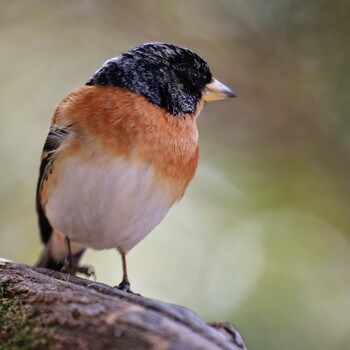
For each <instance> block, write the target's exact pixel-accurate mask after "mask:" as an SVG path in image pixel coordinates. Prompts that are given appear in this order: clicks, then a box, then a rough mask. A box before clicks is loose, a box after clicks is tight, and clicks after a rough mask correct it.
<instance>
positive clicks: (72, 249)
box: [36, 43, 235, 291]
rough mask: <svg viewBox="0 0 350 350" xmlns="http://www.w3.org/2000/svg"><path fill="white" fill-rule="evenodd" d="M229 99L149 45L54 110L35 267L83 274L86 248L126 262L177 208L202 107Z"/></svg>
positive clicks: (187, 59)
mask: <svg viewBox="0 0 350 350" xmlns="http://www.w3.org/2000/svg"><path fill="white" fill-rule="evenodd" d="M233 96H235V93H234V92H233V91H232V90H231V89H229V88H228V87H227V86H225V85H223V84H222V83H220V82H219V81H218V80H215V79H214V78H213V77H212V74H211V72H210V69H209V67H208V64H207V63H206V62H205V61H204V60H203V59H202V58H201V57H199V56H198V55H196V54H195V53H194V52H192V51H190V50H188V49H184V48H181V47H178V46H175V45H169V44H164V43H148V44H144V45H141V46H138V47H135V48H133V49H132V50H130V51H127V52H124V53H122V54H121V55H120V56H118V57H115V58H112V59H110V60H108V61H107V62H106V63H104V64H103V66H102V67H101V68H100V69H99V70H98V71H97V72H96V73H95V74H94V75H93V76H92V78H91V79H89V80H88V82H87V83H86V84H85V85H84V86H82V87H79V88H78V89H76V90H75V91H73V92H72V93H71V94H69V95H68V96H67V97H66V98H65V99H64V100H63V101H62V102H61V103H60V104H59V105H58V107H57V109H56V111H55V113H54V116H53V119H52V122H51V128H50V132H49V134H48V137H47V139H46V142H45V145H44V149H43V153H42V157H41V165H40V175H39V181H38V187H37V198H36V202H37V212H38V217H39V226H40V231H41V239H42V242H43V243H44V244H45V249H44V251H43V253H42V255H41V258H40V261H39V262H38V264H37V266H39V267H45V268H50V269H54V270H62V269H63V270H64V271H67V272H70V273H75V272H83V273H86V274H89V273H90V271H89V269H88V268H86V267H83V266H79V265H78V263H79V259H80V258H81V256H82V254H83V253H84V251H85V249H86V248H93V249H110V248H116V249H117V250H118V251H119V253H120V254H121V257H122V266H123V279H122V282H121V283H120V284H119V286H118V288H120V289H122V290H125V291H130V283H129V279H128V274H127V266H126V255H127V253H128V252H129V251H130V250H131V249H132V248H133V247H134V246H135V245H136V244H137V243H138V242H140V241H141V240H142V239H143V238H145V237H146V236H147V235H148V234H149V233H150V232H151V231H152V230H153V229H154V228H155V227H156V226H157V225H158V224H159V223H160V222H161V221H162V219H163V218H164V216H165V215H166V214H167V212H168V211H169V209H170V208H171V206H172V205H173V204H174V203H175V202H177V201H179V200H180V199H181V198H182V196H183V194H184V192H185V190H186V188H187V186H188V184H189V182H190V181H191V180H192V178H193V176H194V174H195V172H196V169H197V164H198V155H199V152H198V130H197V126H196V120H197V117H198V115H199V113H200V111H201V110H202V107H203V104H204V102H207V101H215V100H220V99H224V98H227V97H233Z"/></svg>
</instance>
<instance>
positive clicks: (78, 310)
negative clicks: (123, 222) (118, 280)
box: [0, 259, 246, 350]
mask: <svg viewBox="0 0 350 350" xmlns="http://www.w3.org/2000/svg"><path fill="white" fill-rule="evenodd" d="M5 349H6V350H12V349H23V350H27V349H33V350H34V349H55V350H56V349H57V350H58V349H62V350H63V349H76V350H77V349H94V350H95V349H104V350H105V349H121V350H123V349H135V350H138V349H157V350H158V349H174V350H175V349H177V350H180V349H198V350H199V349H201V350H205V349H210V350H216V349H227V350H242V349H246V347H245V345H244V343H243V340H242V338H241V336H240V335H239V333H238V331H237V330H236V329H235V328H234V327H233V326H232V325H231V324H229V323H213V324H207V323H205V322H204V321H203V320H202V319H200V318H199V317H198V316H197V315H196V314H194V313H193V312H192V311H190V310H188V309H185V308H183V307H179V306H175V305H171V304H166V303H163V302H159V301H154V300H151V299H147V298H144V297H142V296H138V295H135V294H130V293H125V292H122V291H119V290H117V289H115V288H113V287H109V286H107V285H104V284H102V283H97V282H92V281H90V280H86V279H82V278H79V277H74V276H69V275H67V274H64V273H60V272H55V271H50V270H46V269H39V268H34V267H30V266H26V265H20V264H16V263H13V262H10V261H7V260H3V259H0V350H5Z"/></svg>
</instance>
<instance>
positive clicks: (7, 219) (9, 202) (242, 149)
mask: <svg viewBox="0 0 350 350" xmlns="http://www.w3.org/2000/svg"><path fill="white" fill-rule="evenodd" d="M349 15H350V2H349V1H346V0H344V1H341V0H339V1H337V0H336V1H326V0H318V1H301V0H282V1H276V0H266V1H258V0H252V1H245V0H217V1H210V0H192V1H185V0H178V1H160V0H159V1H136V0H134V1H126V0H125V1H112V0H102V1H92V0H85V1H83V0H80V1H68V0H62V1H59V2H57V1H44V0H33V1H23V0H22V1H17V0H14V1H5V0H1V1H0V45H1V49H0V62H1V64H0V79H1V85H0V112H1V113H0V161H1V162H0V164H1V165H0V176H1V177H0V179H1V181H0V196H1V197H0V198H1V201H0V256H2V257H6V258H9V259H13V260H16V261H19V262H24V263H29V264H31V263H34V262H35V260H36V258H37V256H38V255H39V252H40V249H41V246H40V242H39V237H38V230H37V225H36V217H35V211H34V196H35V186H36V177H37V173H38V166H39V158H40V152H41V148H42V145H43V142H44V140H45V137H46V133H47V131H48V126H49V122H50V118H51V116H52V114H53V111H54V109H55V106H56V105H57V103H58V102H59V101H60V100H61V99H62V98H63V97H64V96H65V95H66V94H67V93H69V92H70V91H71V90H72V89H73V88H75V87H76V86H79V85H81V84H83V83H84V82H85V81H86V80H87V79H88V78H89V77H90V76H91V75H92V74H93V72H94V71H95V70H96V69H98V67H99V66H100V65H101V64H102V63H103V62H104V61H105V60H106V59H108V58H110V57H113V56H115V55H118V54H119V53H120V52H122V51H124V50H127V49H129V48H130V47H132V46H135V45H138V44H140V43H143V42H149V41H165V42H171V43H175V44H179V45H182V46H186V47H189V48H191V49H192V50H194V51H196V52H197V53H199V54H200V55H201V56H203V57H204V58H205V59H206V60H207V61H208V62H209V64H210V66H211V69H212V71H213V73H214V75H215V76H216V77H217V78H218V79H220V80H222V81H223V82H224V83H225V84H227V85H229V86H230V87H232V88H233V89H234V90H235V91H237V93H238V98H237V99H235V100H229V101H223V102H219V103H213V104H210V105H208V106H206V108H205V110H204V111H203V113H202V114H201V116H200V118H199V129H200V143H201V162H200V166H199V170H198V174H197V176H196V178H195V180H194V181H193V183H192V185H191V188H190V189H189V190H188V191H187V193H186V196H185V197H184V199H183V200H182V202H181V203H180V205H178V206H176V207H175V208H174V209H173V210H172V211H171V213H170V214H169V216H168V217H167V218H166V220H165V221H164V222H163V223H162V224H161V225H160V226H159V227H158V228H157V229H156V230H155V231H154V232H153V233H152V234H151V235H150V236H149V237H148V238H146V239H145V241H144V242H142V243H141V244H140V245H139V246H137V247H136V248H135V249H134V250H133V251H132V252H131V254H130V255H129V270H130V271H129V272H130V276H131V281H132V284H133V288H134V289H135V290H137V291H139V292H141V293H142V294H143V295H146V296H151V297H154V298H159V299H162V300H165V301H169V302H173V303H179V304H182V305H186V306H188V307H190V308H192V309H194V310H196V311H197V312H198V313H199V314H200V315H201V316H204V317H205V318H206V319H207V320H208V321H210V320H225V319H227V320H230V321H231V322H234V323H235V325H236V326H237V327H238V328H239V329H240V330H241V332H242V334H243V335H244V336H245V339H246V342H247V344H248V347H249V348H250V349H269V350H272V349H278V350H280V349H284V350H287V349H327V350H329V349H337V350H338V349H339V350H341V349H344V350H345V349H348V348H349V343H350V268H349V267H350V244H349V238H350V236H349V232H350V215H349V209H350V143H349V133H350V122H349V120H350V119H349V112H348V109H349V106H348V105H349V101H350V96H349V93H350V87H349V81H350V64H349V57H350V52H349V48H350V45H349V40H350V21H349V18H350V17H349ZM85 262H86V263H88V264H93V265H94V266H95V267H96V270H97V276H98V279H99V280H100V281H104V282H107V283H109V284H113V283H117V282H118V281H119V279H120V273H121V266H120V262H119V257H118V255H117V253H116V252H112V251H109V252H89V253H88V254H87V256H86V259H85Z"/></svg>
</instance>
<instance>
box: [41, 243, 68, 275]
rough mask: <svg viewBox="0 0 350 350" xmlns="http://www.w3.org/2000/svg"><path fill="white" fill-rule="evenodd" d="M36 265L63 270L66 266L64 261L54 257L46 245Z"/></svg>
mask: <svg viewBox="0 0 350 350" xmlns="http://www.w3.org/2000/svg"><path fill="white" fill-rule="evenodd" d="M36 266H37V267H43V268H45V269H50V270H55V271H61V270H62V268H63V266H64V262H63V261H58V260H56V259H54V258H53V257H52V256H51V254H50V251H49V250H48V249H47V246H46V247H45V249H44V250H43V252H42V253H41V256H40V258H39V261H38V262H37V263H36Z"/></svg>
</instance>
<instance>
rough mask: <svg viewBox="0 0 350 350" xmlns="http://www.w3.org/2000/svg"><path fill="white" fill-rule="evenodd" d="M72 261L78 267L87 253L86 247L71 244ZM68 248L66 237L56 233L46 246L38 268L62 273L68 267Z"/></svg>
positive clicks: (37, 264)
mask: <svg viewBox="0 0 350 350" xmlns="http://www.w3.org/2000/svg"><path fill="white" fill-rule="evenodd" d="M70 246H71V252H72V259H71V261H70V263H71V264H72V265H73V266H78V264H79V261H80V259H81V257H82V256H83V254H84V252H85V247H83V246H81V245H78V244H75V243H71V244H70ZM67 255H68V247H67V244H66V242H65V238H64V235H62V234H61V233H59V232H57V231H54V232H53V234H52V235H51V237H50V240H49V241H48V242H47V244H46V245H45V248H44V250H43V252H42V253H41V256H40V258H39V261H38V262H37V263H36V266H37V267H43V268H46V269H50V270H55V271H61V270H62V268H63V267H64V266H65V265H67Z"/></svg>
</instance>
